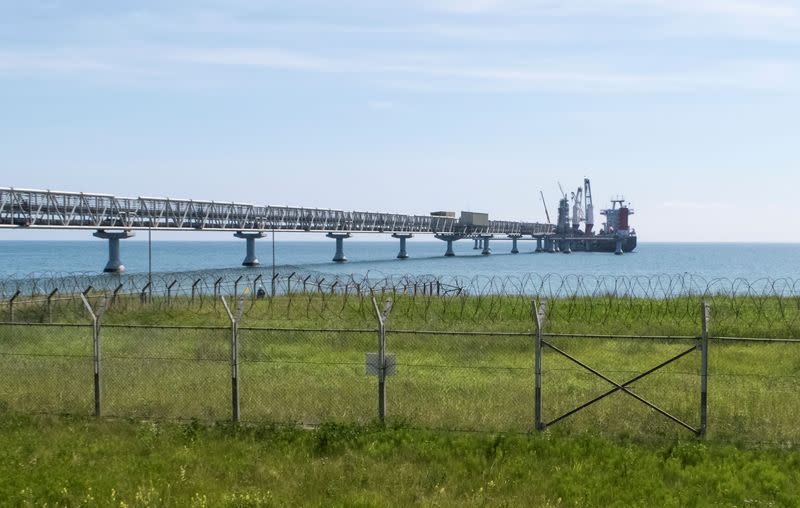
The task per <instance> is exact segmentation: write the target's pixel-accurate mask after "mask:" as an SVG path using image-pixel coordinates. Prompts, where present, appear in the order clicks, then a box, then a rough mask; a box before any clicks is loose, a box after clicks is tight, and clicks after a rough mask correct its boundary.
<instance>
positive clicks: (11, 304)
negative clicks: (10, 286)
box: [8, 289, 21, 323]
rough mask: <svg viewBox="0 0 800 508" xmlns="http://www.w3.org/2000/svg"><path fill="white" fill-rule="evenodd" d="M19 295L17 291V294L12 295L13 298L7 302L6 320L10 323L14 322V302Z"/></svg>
mask: <svg viewBox="0 0 800 508" xmlns="http://www.w3.org/2000/svg"><path fill="white" fill-rule="evenodd" d="M20 293H21V291H20V290H19V289H17V292H16V293H14V296H12V297H11V299H10V300H9V301H8V320H9V321H10V322H12V323H13V322H14V300H16V299H17V297H18V296H19V294H20Z"/></svg>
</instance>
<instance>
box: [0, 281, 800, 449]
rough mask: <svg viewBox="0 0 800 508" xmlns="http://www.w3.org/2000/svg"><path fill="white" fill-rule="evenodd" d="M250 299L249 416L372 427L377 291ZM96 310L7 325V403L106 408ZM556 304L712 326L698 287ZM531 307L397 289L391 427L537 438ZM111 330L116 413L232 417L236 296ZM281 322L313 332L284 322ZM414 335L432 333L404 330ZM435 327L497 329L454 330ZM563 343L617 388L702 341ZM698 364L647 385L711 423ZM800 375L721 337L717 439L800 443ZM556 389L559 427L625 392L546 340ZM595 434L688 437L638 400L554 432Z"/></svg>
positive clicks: (116, 320) (107, 353)
mask: <svg viewBox="0 0 800 508" xmlns="http://www.w3.org/2000/svg"><path fill="white" fill-rule="evenodd" d="M245 305H246V308H245V315H244V318H243V320H242V323H241V329H240V339H239V342H240V344H239V346H240V361H241V364H240V372H239V374H240V394H241V409H242V418H243V420H244V421H246V422H251V423H263V422H282V423H297V422H302V423H309V424H321V423H324V422H335V423H342V424H353V423H356V424H367V423H369V422H371V421H372V420H374V418H375V416H376V407H377V401H376V394H377V387H376V379H375V378H374V377H368V376H366V375H365V367H364V356H365V353H367V352H370V351H375V350H377V337H376V332H375V331H374V329H375V327H376V324H375V320H374V317H373V316H372V307H371V305H372V304H371V302H370V301H369V300H367V299H364V298H356V297H353V296H349V297H345V296H342V295H319V294H317V295H293V296H292V297H291V298H288V297H281V298H276V299H275V300H262V301H246V302H245ZM793 305H794V301H793V300H782V299H777V298H763V299H752V298H747V299H726V298H717V299H715V300H714V301H713V302H712V334H714V335H739V336H753V335H755V336H772V337H796V336H797V335H798V334H800V331H798V330H797V327H796V326H795V325H794V324H793V323H794V321H793V320H794V319H795V313H794V312H795V311H794V310H793V309H794V307H793ZM82 307H83V306H82V304H81V303H80V302H75V301H71V302H61V303H60V304H59V305H58V306H57V308H55V309H54V310H55V312H54V320H55V321H59V322H63V323H72V324H78V323H82V326H61V325H57V326H55V325H54V326H49V325H36V326H31V325H11V324H3V325H0V372H2V373H3V374H4V381H3V382H2V383H0V410H2V409H3V408H4V409H5V410H7V411H11V412H14V413H35V412H44V413H68V414H74V415H89V414H91V413H92V411H93V384H92V372H93V370H92V369H93V367H92V344H91V329H90V328H89V326H88V321H87V318H86V312H85V310H84V309H83V308H82ZM549 308H550V312H549V314H548V319H547V323H546V328H545V329H546V331H548V332H561V333H564V332H570V333H594V334H600V335H603V334H625V335H629V334H647V335H686V336H690V337H694V336H697V335H698V334H699V332H700V330H699V314H700V301H699V299H696V298H689V297H686V298H679V299H674V300H668V301H659V300H639V299H613V298H611V299H609V298H605V297H597V298H576V299H565V300H559V301H553V302H549ZM530 310H531V302H530V301H529V300H528V299H526V298H522V297H519V298H516V297H501V296H498V297H491V298H490V297H482V298H478V297H468V298H428V297H417V298H412V297H409V296H404V295H396V297H395V307H394V308H393V310H392V313H391V315H390V318H389V326H388V329H389V332H388V337H387V348H388V350H389V351H390V352H391V353H394V354H395V355H396V357H397V363H398V372H397V375H396V376H392V377H390V378H389V379H388V380H387V406H388V409H387V417H388V422H389V423H390V424H402V425H407V426H413V427H419V428H435V429H455V430H484V431H510V432H527V431H530V430H531V429H532V427H533V401H534V389H533V385H534V372H533V368H534V354H533V353H534V352H533V340H532V336H531V332H532V328H533V327H532V322H531V314H530ZM16 317H17V318H18V319H26V320H29V321H41V320H42V318H43V317H44V315H43V314H42V309H41V307H40V306H39V307H37V306H36V305H33V304H30V305H29V306H28V307H25V306H24V305H21V306H20V307H19V308H18V312H17V316H16ZM103 323H104V325H103V327H102V352H103V362H102V378H103V385H102V387H103V413H104V414H106V415H110V416H117V417H123V418H127V417H137V418H162V419H181V418H182V419H189V418H198V419H201V420H203V421H221V420H225V419H228V418H229V417H230V413H231V409H230V367H229V358H230V350H229V341H230V330H229V323H228V318H227V315H226V314H225V312H224V310H223V309H222V306H221V305H219V304H217V305H216V306H214V305H213V302H211V301H210V300H208V299H206V300H204V301H202V302H201V301H199V300H198V301H195V302H194V303H192V302H190V301H188V299H174V300H173V302H172V303H171V305H167V304H166V301H164V300H157V301H155V302H153V303H151V304H147V305H140V304H139V303H138V300H137V299H135V298H128V297H121V298H120V299H118V301H116V302H115V303H114V305H113V306H112V307H111V308H110V310H109V311H108V312H107V313H106V314H105V315H104V316H103ZM124 324H132V325H139V327H126V326H124ZM159 325H182V326H194V327H197V328H177V329H176V328H159ZM208 327H213V328H208ZM280 327H293V328H298V329H300V330H293V331H281V330H275V329H274V328H280ZM265 328H269V329H265ZM315 328H324V329H330V328H332V329H343V328H356V329H361V330H364V331H360V332H334V331H315V330H313V329H315ZM303 329H305V330H303ZM404 329H405V330H424V331H425V332H424V333H418V334H407V333H400V332H398V331H397V330H404ZM437 330H440V331H448V332H452V331H454V330H457V331H461V332H476V331H478V332H481V333H483V335H481V334H478V335H469V334H467V333H460V334H459V333H457V334H455V335H444V334H437V333H436V331H437ZM786 330H788V332H786V333H784V331H786ZM491 332H519V333H520V335H517V336H499V335H491V334H490V333H491ZM548 340H549V341H550V342H551V343H552V344H553V345H555V346H557V347H559V348H562V349H564V350H565V351H567V352H569V353H570V354H572V355H574V356H576V357H578V358H579V359H581V360H582V361H585V362H586V363H588V364H590V365H591V366H593V367H595V368H597V369H599V370H600V371H602V372H603V373H604V374H606V375H608V376H609V377H611V378H612V379H614V380H615V381H618V382H622V381H624V380H627V379H629V378H631V377H633V376H634V375H636V374H638V373H640V372H641V371H643V370H645V369H647V368H650V367H652V366H654V365H656V364H658V363H660V362H662V361H664V360H666V359H667V358H669V357H670V356H672V355H674V354H677V353H678V352H681V351H683V350H685V349H687V348H689V347H691V346H692V345H693V344H694V340H693V339H688V340H686V339H681V340H676V339H669V340H668V339H620V338H615V339H605V338H565V337H553V338H549V339H548ZM699 361H700V359H699V353H697V352H694V353H692V354H689V355H688V356H686V357H684V358H683V359H681V360H679V361H678V362H675V363H674V364H671V365H670V366H668V367H666V368H665V369H663V370H661V371H659V372H658V373H656V374H653V375H652V376H650V377H648V378H645V379H643V380H641V381H638V382H637V383H635V384H634V385H632V389H633V390H634V391H635V392H636V393H638V394H640V395H641V396H643V397H645V398H647V399H648V400H651V401H652V402H654V403H656V404H657V405H659V406H660V407H662V408H664V409H665V410H667V411H669V412H670V413H672V414H674V415H675V416H676V417H678V418H680V419H682V420H684V421H686V422H687V423H688V424H690V425H692V426H697V425H698V423H699V422H698V412H699V376H698V372H699ZM798 371H800V344H783V343H772V344H763V343H739V342H723V341H719V340H712V346H711V352H710V380H709V434H708V437H709V439H711V440H714V441H725V442H735V443H739V442H745V443H774V444H780V445H786V444H794V443H798V442H800V426H798V425H797V424H796V415H797V414H798V412H799V411H800V379H799V378H798V374H797V373H798ZM543 383H544V386H543V397H544V417H545V420H550V419H552V418H555V417H557V416H559V415H560V414H562V413H563V412H565V411H567V410H569V409H571V408H572V407H574V406H576V405H578V404H580V403H583V402H585V401H587V400H589V399H591V398H592V397H594V396H596V395H598V394H600V393H602V392H603V391H605V390H607V389H608V388H609V387H610V385H609V384H608V383H607V382H605V381H602V380H600V379H599V378H597V377H595V376H593V375H591V374H588V373H587V372H586V371H584V370H582V369H580V368H579V367H578V366H576V365H575V364H571V363H569V362H568V361H566V360H565V359H564V358H563V357H560V356H558V355H557V354H556V353H555V352H554V351H552V350H546V351H545V355H544V358H543ZM584 432H595V433H601V434H603V435H606V436H610V437H615V438H628V437H634V438H636V439H640V440H641V439H644V440H656V441H664V440H671V439H675V438H677V437H683V438H687V437H690V436H691V434H690V433H689V432H688V431H686V430H685V429H683V428H681V427H678V426H676V425H675V424H673V423H672V422H669V421H668V420H666V419H665V418H663V417H662V416H661V415H659V414H657V413H656V412H654V411H652V410H651V409H648V408H646V407H645V406H643V405H642V404H641V403H640V402H638V401H636V400H634V399H632V398H631V397H629V396H627V395H625V394H623V393H617V394H614V395H612V396H611V397H608V398H607V399H605V400H603V401H601V402H600V403H598V404H596V405H594V406H592V407H590V408H589V409H587V410H585V411H583V412H580V413H578V414H576V415H574V416H573V417H570V418H569V419H567V420H564V421H563V422H560V423H558V424H557V425H555V426H553V427H552V429H551V430H550V433H552V434H554V435H575V434H581V433H584Z"/></svg>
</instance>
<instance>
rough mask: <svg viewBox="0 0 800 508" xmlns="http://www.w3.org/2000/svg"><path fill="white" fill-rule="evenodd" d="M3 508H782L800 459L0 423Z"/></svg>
mask: <svg viewBox="0 0 800 508" xmlns="http://www.w3.org/2000/svg"><path fill="white" fill-rule="evenodd" d="M0 459H2V460H0V478H2V481H0V499H2V500H3V504H4V505H7V506H45V505H46V506H76V507H77V506H119V507H122V506H126V507H148V506H153V507H155V506H158V507H161V506H181V507H183V506H189V507H191V506H194V507H205V506H222V507H255V506H298V505H303V506H376V505H381V506H409V505H412V504H415V505H423V506H545V507H546V506H603V507H609V506H625V507H628V506H665V507H670V506H675V507H684V506H796V505H797V503H798V501H797V500H798V499H800V452H798V451H790V450H780V449H755V450H753V449H741V448H737V447H735V446H732V445H728V444H719V443H702V442H697V441H695V440H688V441H682V440H676V441H672V442H669V443H661V444H641V443H638V444H637V443H632V442H628V441H625V440H609V439H607V438H604V437H598V436H594V435H591V434H584V435H581V436H580V437H574V438H569V437H556V436H552V435H549V434H545V435H536V434H533V435H501V434H484V433H477V434H476V433H452V432H448V433H441V432H435V431H422V430H409V429H393V428H378V427H353V426H332V425H326V426H323V427H321V428H318V429H315V430H310V431H309V430H299V429H291V428H280V427H269V426H252V427H248V426H244V427H234V426H232V425H229V424H222V425H214V426H204V425H199V424H197V423H196V422H187V423H185V424H180V423H159V422H153V421H138V420H95V419H90V418H79V419H75V418H65V417H31V416H10V415H8V414H0Z"/></svg>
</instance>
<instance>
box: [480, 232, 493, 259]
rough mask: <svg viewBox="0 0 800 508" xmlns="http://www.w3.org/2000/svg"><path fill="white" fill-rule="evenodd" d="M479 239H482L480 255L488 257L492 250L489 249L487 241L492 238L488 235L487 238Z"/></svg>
mask: <svg viewBox="0 0 800 508" xmlns="http://www.w3.org/2000/svg"><path fill="white" fill-rule="evenodd" d="M481 238H483V250H482V251H481V254H482V255H484V256H488V255H489V254H491V253H492V249H490V248H489V239H490V238H493V236H492V235H489V236H483V237H481Z"/></svg>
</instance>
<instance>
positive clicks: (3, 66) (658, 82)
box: [0, 47, 800, 93]
mask: <svg viewBox="0 0 800 508" xmlns="http://www.w3.org/2000/svg"><path fill="white" fill-rule="evenodd" d="M473 60H475V62H474V63H471V62H464V61H463V59H461V58H460V57H459V55H458V54H456V55H453V54H448V53H434V52H431V53H428V54H415V53H405V52H397V51H388V50H387V51H373V52H369V53H361V52H347V53H345V54H337V55H335V56H328V55H318V54H312V53H309V52H300V51H290V50H286V49H282V48H271V47H266V48H261V47H253V48H176V47H148V48H138V49H135V50H133V49H119V50H113V49H108V48H104V49H102V50H88V49H85V50H82V49H79V48H75V49H70V50H63V51H61V52H57V53H53V52H49V51H17V52H10V51H4V52H0V73H1V74H15V73H20V72H22V73H25V72H30V71H35V72H44V73H48V72H49V73H72V72H78V71H80V75H81V76H82V77H92V76H108V75H129V76H135V77H136V78H137V79H147V78H149V79H153V80H159V79H171V78H174V77H175V76H176V75H189V76H199V77H206V76H208V77H211V78H213V79H215V80H218V79H220V78H222V79H223V80H224V78H225V77H226V76H228V77H230V78H231V79H236V76H237V75H236V74H235V73H236V70H237V69H253V68H254V69H262V70H264V71H283V72H304V73H322V74H339V75H343V76H345V77H348V76H349V77H352V76H358V79H370V80H372V81H373V82H376V83H377V82H383V83H393V84H396V85H398V86H402V87H407V88H411V89H414V88H416V89H420V90H425V89H428V90H440V91H448V90H451V91H452V90H455V91H460V90H463V91H499V92H502V91H521V92H525V91H543V90H544V91H547V90H550V91H566V92H579V93H586V92H591V93H628V92H636V93H658V92H673V91H675V92H681V91H697V90H700V91H708V90H714V91H716V90H722V89H731V90H757V91H758V90H761V91H788V92H794V91H797V90H800V68H799V67H798V66H800V64H798V63H796V62H793V61H787V60H769V61H758V60H754V61H737V62H728V63H723V64H718V65H715V66H705V67H702V68H700V67H695V68H690V69H684V70H657V71H652V70H650V71H642V70H637V69H634V68H624V67H618V68H610V67H607V66H602V65H588V64H581V63H572V64H570V63H567V62H565V63H559V64H554V63H552V62H537V61H528V62H513V61H507V62H505V63H496V64H494V63H487V62H481V61H480V59H473ZM483 60H488V59H487V58H484V59H483ZM213 68H224V69H225V72H219V71H218V70H212V69H213Z"/></svg>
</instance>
